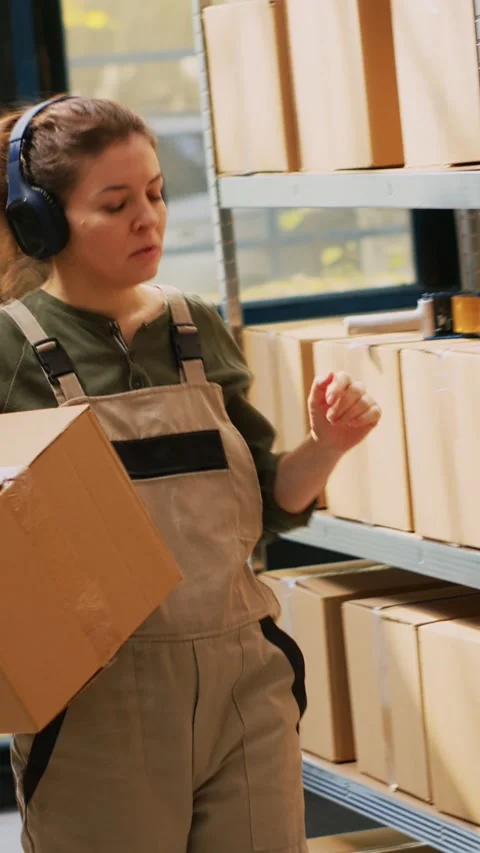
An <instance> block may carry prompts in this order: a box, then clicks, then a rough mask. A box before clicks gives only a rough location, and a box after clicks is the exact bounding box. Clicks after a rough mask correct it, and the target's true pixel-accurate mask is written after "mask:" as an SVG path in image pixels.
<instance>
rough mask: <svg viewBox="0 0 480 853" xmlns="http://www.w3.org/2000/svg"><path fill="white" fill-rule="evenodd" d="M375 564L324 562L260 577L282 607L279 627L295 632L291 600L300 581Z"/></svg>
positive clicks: (273, 572) (366, 561) (272, 572)
mask: <svg viewBox="0 0 480 853" xmlns="http://www.w3.org/2000/svg"><path fill="white" fill-rule="evenodd" d="M375 565H376V564H375V563H372V562H370V561H369V560H348V561H345V562H337V563H322V564H321V565H318V566H300V567H299V568H292V569H275V570H274V571H271V572H262V574H261V575H259V579H260V580H261V581H262V583H264V584H265V585H266V586H268V587H269V588H270V589H271V590H272V592H273V593H274V595H275V597H276V599H277V601H278V603H279V605H280V607H281V612H280V617H279V619H278V620H277V624H278V626H279V628H281V629H282V630H283V631H287V633H289V634H294V633H295V629H294V627H293V626H292V624H291V622H292V613H291V609H290V600H291V597H292V595H293V591H294V589H295V587H296V585H297V584H298V583H300V582H301V581H304V580H308V579H309V578H312V577H320V576H321V577H325V575H331V574H334V575H337V574H339V573H340V572H350V573H351V572H353V571H360V570H361V569H369V568H372V567H373V566H375Z"/></svg>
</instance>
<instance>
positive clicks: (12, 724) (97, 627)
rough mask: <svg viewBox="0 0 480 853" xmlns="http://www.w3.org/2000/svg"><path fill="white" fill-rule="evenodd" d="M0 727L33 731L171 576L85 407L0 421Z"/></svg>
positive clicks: (168, 586) (105, 656)
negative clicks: (0, 587) (0, 655)
mask: <svg viewBox="0 0 480 853" xmlns="http://www.w3.org/2000/svg"><path fill="white" fill-rule="evenodd" d="M0 536H1V542H2V595H1V597H0V648H1V649H2V660H1V664H0V731H7V732H15V733H17V732H21V733H26V732H28V733H35V732H38V731H40V730H41V729H43V728H44V727H45V725H47V724H48V723H49V722H50V721H51V720H52V719H53V718H54V717H55V716H56V715H57V714H58V713H59V712H60V711H61V710H62V709H63V708H64V707H65V706H66V705H67V704H68V702H69V701H70V700H71V699H72V698H73V696H74V695H75V694H76V693H78V692H79V691H80V690H81V689H82V688H83V687H84V686H85V684H86V683H87V682H88V681H90V680H91V679H92V677H93V676H95V675H96V674H97V673H98V672H99V671H100V670H101V669H102V668H103V667H104V666H105V665H107V664H108V663H109V661H110V660H111V659H112V657H113V656H114V655H115V653H116V652H117V651H118V649H119V648H120V646H121V645H122V644H123V643H124V642H125V641H126V640H127V639H128V637H129V636H131V634H133V633H134V631H135V630H136V629H137V628H138V627H139V626H140V625H141V624H142V623H143V622H144V621H145V619H147V618H148V616H150V614H151V613H152V612H153V611H154V610H155V608H156V607H157V606H158V605H159V604H161V602H162V601H163V600H164V599H165V598H166V596H167V595H168V594H169V593H170V592H172V591H173V589H174V588H175V587H176V586H177V584H178V582H179V580H180V573H179V570H178V568H177V566H176V564H175V562H174V560H173V557H172V556H171V554H170V552H169V551H168V549H167V547H166V546H165V544H164V543H163V540H162V539H161V537H160V534H159V533H158V531H157V529H156V528H155V527H154V525H153V523H152V521H151V519H150V517H149V515H148V513H147V510H146V508H145V506H144V504H143V503H142V501H141V500H140V499H139V498H138V496H137V494H136V492H135V489H134V487H133V485H132V483H131V482H130V480H129V479H128V476H127V474H126V472H125V470H124V468H123V466H122V464H121V463H120V461H119V460H118V459H117V456H116V454H115V452H114V450H113V449H112V447H111V445H110V444H109V442H108V440H107V438H106V436H105V435H104V433H103V431H102V430H101V428H100V426H99V424H98V422H97V420H96V419H95V417H94V415H93V414H92V412H91V411H90V409H89V408H88V407H87V406H74V407H71V408H60V409H47V410H42V411H35V412H23V413H19V414H7V415H1V416H0Z"/></svg>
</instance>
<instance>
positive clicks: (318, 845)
mask: <svg viewBox="0 0 480 853" xmlns="http://www.w3.org/2000/svg"><path fill="white" fill-rule="evenodd" d="M308 850H309V853H400V851H403V853H407V851H410V850H414V851H418V853H429V851H430V853H434V851H433V850H432V848H431V847H426V846H425V845H424V844H418V843H416V842H415V841H412V840H411V839H410V838H407V836H406V835H401V834H400V833H399V832H396V831H395V830H394V829H371V830H368V831H367V832H348V833H346V834H345V835H333V836H331V837H330V838H311V839H310V840H309V842H308Z"/></svg>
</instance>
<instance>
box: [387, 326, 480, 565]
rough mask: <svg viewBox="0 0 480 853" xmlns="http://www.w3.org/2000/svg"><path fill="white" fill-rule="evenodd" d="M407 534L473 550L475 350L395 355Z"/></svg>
mask: <svg viewBox="0 0 480 853" xmlns="http://www.w3.org/2000/svg"><path fill="white" fill-rule="evenodd" d="M401 364H402V386H403V398H404V407H405V424H406V434H407V448H408V457H409V469H410V483H411V489H412V502H413V515H414V526H415V531H416V532H417V533H419V534H420V535H421V536H425V537H426V538H428V539H437V540H440V541H444V542H453V543H456V544H459V545H468V546H471V547H473V548H479V547H480V525H479V523H478V509H477V497H478V483H479V482H480V445H479V442H478V424H479V422H480V347H479V345H478V343H476V342H473V341H472V342H467V343H462V342H458V343H457V341H455V340H450V341H446V342H444V343H436V342H432V343H428V342H424V343H423V344H419V345H416V346H409V347H408V348H407V349H405V350H403V352H402V354H401Z"/></svg>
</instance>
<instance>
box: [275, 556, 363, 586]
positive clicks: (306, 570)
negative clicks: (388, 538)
mask: <svg viewBox="0 0 480 853" xmlns="http://www.w3.org/2000/svg"><path fill="white" fill-rule="evenodd" d="M375 565H376V563H372V562H371V561H369V560H347V561H345V562H340V563H322V564H320V565H317V566H299V567H297V568H291V569H275V570H274V571H271V572H262V574H261V575H260V577H262V578H263V577H265V576H266V575H267V576H268V577H269V578H270V579H271V580H277V581H281V582H285V581H289V580H296V581H298V580H299V579H300V580H301V579H303V578H305V579H308V577H309V576H310V575H314V576H315V577H317V576H319V575H320V576H322V575H325V574H329V575H335V574H339V573H340V572H352V571H359V570H361V569H367V568H372V567H373V566H375Z"/></svg>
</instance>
